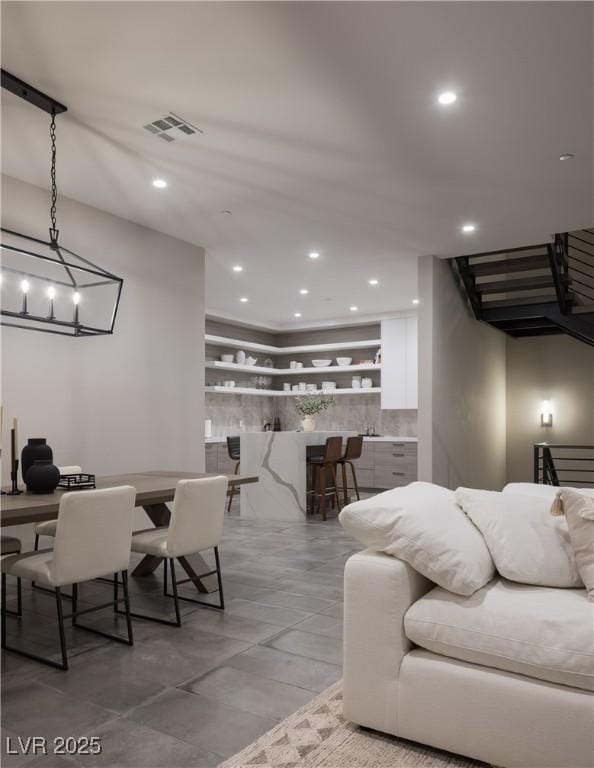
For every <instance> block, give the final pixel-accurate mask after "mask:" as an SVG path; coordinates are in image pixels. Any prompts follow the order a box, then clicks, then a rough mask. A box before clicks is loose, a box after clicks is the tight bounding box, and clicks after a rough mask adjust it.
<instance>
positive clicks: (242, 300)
mask: <svg viewBox="0 0 594 768" xmlns="http://www.w3.org/2000/svg"><path fill="white" fill-rule="evenodd" d="M239 301H241V303H242V304H245V303H246V301H247V297H246V296H242V297H241V299H239Z"/></svg>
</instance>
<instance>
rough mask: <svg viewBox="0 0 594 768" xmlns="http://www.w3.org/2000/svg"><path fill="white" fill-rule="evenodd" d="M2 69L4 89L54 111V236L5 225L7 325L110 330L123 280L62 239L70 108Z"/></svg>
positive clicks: (2, 283) (86, 332) (2, 276)
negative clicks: (61, 184)
mask: <svg viewBox="0 0 594 768" xmlns="http://www.w3.org/2000/svg"><path fill="white" fill-rule="evenodd" d="M1 72H2V87H3V88H6V89H7V90H9V91H11V92H12V93H14V94H16V95H17V96H20V97H21V98H23V99H25V101H28V102H29V103H30V104H33V105H34V106H36V107H38V108H39V109H42V110H43V111H44V112H47V113H49V114H50V115H51V121H50V139H51V172H50V176H51V206H50V228H49V240H48V241H45V240H40V239H39V238H36V237H30V236H29V235H25V234H22V233H20V232H14V231H13V230H9V229H5V228H4V227H2V228H1V231H2V241H1V243H0V248H1V267H2V271H1V273H0V288H1V294H0V295H1V311H0V314H1V316H2V325H9V326H14V327H18V328H27V329H29V330H36V331H43V332H45V333H57V334H61V335H64V336H98V335H105V334H111V333H113V330H114V326H115V320H116V315H117V312H118V307H119V303H120V296H121V293H122V286H123V284H124V281H123V279H122V278H121V277H118V276H117V275H114V274H113V273H111V272H108V271H107V270H105V269H103V268H102V267H98V266H97V265H96V264H93V263H92V262H91V261H89V260H88V259H84V258H83V257H82V256H79V255H78V254H77V253H74V251H71V250H69V249H68V248H65V247H64V246H63V245H62V244H61V243H58V236H59V234H60V232H59V230H58V228H57V223H56V202H57V196H58V191H57V186H56V115H57V114H60V113H62V112H65V111H66V109H67V108H66V107H65V106H64V105H63V104H60V103H59V102H57V101H55V99H52V98H51V97H49V96H46V95H45V94H44V93H42V92H41V91H38V90H37V89H36V88H33V87H32V86H30V85H28V84H27V83H25V82H23V81H22V80H20V79H19V78H18V77H15V76H14V75H11V74H10V73H8V72H6V71H5V70H1Z"/></svg>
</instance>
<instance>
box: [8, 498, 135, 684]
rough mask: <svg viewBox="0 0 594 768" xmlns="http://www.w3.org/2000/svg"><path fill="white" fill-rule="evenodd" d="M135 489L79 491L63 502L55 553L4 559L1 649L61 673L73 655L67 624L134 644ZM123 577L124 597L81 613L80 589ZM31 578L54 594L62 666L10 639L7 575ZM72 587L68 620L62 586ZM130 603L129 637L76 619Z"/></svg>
mask: <svg viewBox="0 0 594 768" xmlns="http://www.w3.org/2000/svg"><path fill="white" fill-rule="evenodd" d="M135 501H136V489H135V488H133V487H132V486H129V485H124V486H120V487H117V488H104V489H101V490H90V491H74V492H73V493H67V494H64V495H63V496H62V498H61V499H60V508H59V511H58V520H57V526H56V535H55V538H54V549H53V550H49V549H41V550H38V551H33V552H26V553H23V554H14V555H7V556H5V557H2V559H1V560H0V569H1V570H2V600H1V605H2V648H4V649H6V650H8V651H12V652H13V653H17V654H19V655H20V656H25V657H26V658H29V659H34V660H35V661H40V662H42V663H44V664H48V665H49V666H52V667H57V668H58V669H63V670H66V669H68V654H67V648H66V636H65V631H64V620H65V619H72V625H73V626H74V627H78V628H80V629H84V630H85V631H87V632H93V633H94V634H97V635H101V636H102V637H107V638H109V639H111V640H117V641H119V642H122V643H126V644H127V645H133V642H134V639H133V635H132V622H131V618H130V601H129V597H128V564H129V561H130V543H131V540H132V526H133V519H134V504H135ZM119 573H121V576H122V583H123V590H124V591H123V594H124V597H123V598H122V599H121V600H120V599H119V598H118V596H117V594H114V598H113V600H111V601H110V602H108V603H104V604H102V605H96V606H93V607H92V608H85V609H84V610H81V611H79V610H78V585H79V584H80V583H81V582H84V581H90V580H92V579H96V578H98V577H100V576H107V575H108V574H113V575H114V576H115V578H116V584H117V575H118V574H119ZM7 575H11V576H16V577H18V578H24V579H31V580H34V581H36V582H38V583H39V584H42V585H43V586H44V587H45V588H46V589H51V590H53V591H54V593H55V598H56V611H57V616H58V630H59V635H60V651H61V656H62V660H61V662H57V661H54V659H51V658H47V657H43V656H38V655H37V654H35V653H32V652H30V651H26V650H24V649H22V648H13V647H10V646H9V645H8V644H7V641H6V622H5V621H4V619H5V616H6V577H7ZM65 586H72V613H70V614H69V615H68V616H65V615H64V613H63V609H62V588H63V587H65ZM121 602H123V603H124V604H125V611H124V613H125V615H126V619H127V630H128V637H127V638H124V637H119V636H117V635H112V634H109V633H107V632H103V631H101V630H98V629H95V628H94V627H89V626H85V625H82V624H79V623H78V621H77V619H78V616H81V615H83V614H86V613H92V612H94V611H98V610H101V609H102V608H108V607H111V606H112V607H113V609H114V611H116V610H117V607H118V603H121Z"/></svg>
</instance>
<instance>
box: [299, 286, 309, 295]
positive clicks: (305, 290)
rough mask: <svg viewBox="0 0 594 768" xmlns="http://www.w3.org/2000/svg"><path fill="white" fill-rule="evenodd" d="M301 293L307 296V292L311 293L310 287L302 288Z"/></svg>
mask: <svg viewBox="0 0 594 768" xmlns="http://www.w3.org/2000/svg"><path fill="white" fill-rule="evenodd" d="M299 293H300V294H301V295H302V296H307V294H308V293H309V291H308V289H307V288H302V289H301V290H300V291H299Z"/></svg>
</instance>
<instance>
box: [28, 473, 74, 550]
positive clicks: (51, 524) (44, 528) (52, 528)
mask: <svg viewBox="0 0 594 768" xmlns="http://www.w3.org/2000/svg"><path fill="white" fill-rule="evenodd" d="M58 469H59V470H60V476H62V475H80V473H81V472H82V469H81V468H80V467H78V466H76V465H72V466H68V467H58ZM57 523H58V521H57V520H44V521H43V523H37V525H36V526H35V528H34V532H35V543H34V545H33V548H34V549H35V550H38V549H39V537H40V536H51V537H54V536H55V535H56V525H57Z"/></svg>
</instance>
